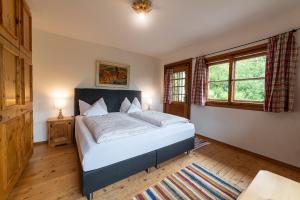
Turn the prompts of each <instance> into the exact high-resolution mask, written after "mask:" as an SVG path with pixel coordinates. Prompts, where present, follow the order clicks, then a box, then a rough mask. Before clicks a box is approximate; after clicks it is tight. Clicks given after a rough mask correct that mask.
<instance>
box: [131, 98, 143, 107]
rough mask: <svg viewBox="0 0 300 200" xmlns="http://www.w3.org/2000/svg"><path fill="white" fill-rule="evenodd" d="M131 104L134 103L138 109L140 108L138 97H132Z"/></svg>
mask: <svg viewBox="0 0 300 200" xmlns="http://www.w3.org/2000/svg"><path fill="white" fill-rule="evenodd" d="M132 104H134V105H136V106H137V107H138V108H139V109H142V106H141V103H140V102H139V100H138V98H136V97H135V98H134V99H133V101H132Z"/></svg>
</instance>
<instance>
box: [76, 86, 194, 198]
mask: <svg viewBox="0 0 300 200" xmlns="http://www.w3.org/2000/svg"><path fill="white" fill-rule="evenodd" d="M101 97H103V98H104V99H105V101H106V104H107V108H108V112H118V111H119V108H120V105H121V102H122V101H123V100H124V98H125V97H127V98H128V99H129V100H130V101H132V100H133V99H134V98H135V97H137V98H138V99H139V101H140V102H141V92H140V91H135V90H106V89H81V88H76V89H75V99H74V106H75V107H74V111H75V113H74V114H75V116H76V122H75V138H76V143H77V148H78V155H79V158H80V164H81V169H82V170H81V173H82V194H83V195H84V196H86V197H87V199H92V198H93V192H94V191H97V190H98V189H100V188H103V187H105V186H107V185H110V184H112V183H114V182H117V181H119V180H121V179H124V178H127V177H129V176H130V175H133V174H135V173H137V172H140V171H143V170H147V169H149V168H151V167H154V166H155V167H157V166H158V165H159V164H160V163H162V162H164V161H166V160H168V159H170V158H172V157H174V156H176V155H178V154H181V153H184V152H189V151H190V150H191V149H193V148H194V133H195V129H194V125H193V124H190V123H185V124H172V125H168V126H166V127H157V126H153V125H151V124H149V123H147V122H144V123H147V124H148V125H149V131H147V132H145V133H143V134H138V135H133V136H130V137H125V138H121V139H116V140H112V141H107V142H102V143H99V144H98V143H96V142H95V139H94V138H93V136H92V134H91V133H90V131H89V129H88V128H87V127H86V125H85V123H84V122H83V117H82V116H79V105H78V100H79V99H80V100H83V101H85V102H87V103H89V104H92V103H94V102H95V101H97V100H98V99H99V98H101Z"/></svg>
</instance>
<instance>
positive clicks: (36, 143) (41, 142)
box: [33, 141, 48, 145]
mask: <svg viewBox="0 0 300 200" xmlns="http://www.w3.org/2000/svg"><path fill="white" fill-rule="evenodd" d="M47 143H48V141H40V142H34V143H33V144H34V145H40V144H47Z"/></svg>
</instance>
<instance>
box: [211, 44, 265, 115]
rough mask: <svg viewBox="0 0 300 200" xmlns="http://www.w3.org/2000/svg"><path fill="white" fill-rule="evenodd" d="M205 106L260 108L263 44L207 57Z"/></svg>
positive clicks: (262, 95)
mask: <svg viewBox="0 0 300 200" xmlns="http://www.w3.org/2000/svg"><path fill="white" fill-rule="evenodd" d="M208 67H209V68H208V102H207V105H212V106H224V107H233V108H245V109H254V110H262V108H263V101H264V90H265V89H264V87H265V86H264V84H265V68H266V45H260V46H256V47H252V48H250V49H245V50H240V51H237V52H233V53H230V54H224V55H220V56H216V57H213V58H208Z"/></svg>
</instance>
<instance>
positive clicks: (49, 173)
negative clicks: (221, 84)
mask: <svg viewBox="0 0 300 200" xmlns="http://www.w3.org/2000/svg"><path fill="white" fill-rule="evenodd" d="M193 162H196V163H199V164H200V165H202V166H204V167H206V168H208V169H209V170H211V171H212V172H214V173H216V174H218V175H219V176H220V177H222V178H224V179H226V180H228V181H230V182H233V183H235V184H237V185H238V186H240V187H241V188H246V187H247V186H248V185H249V184H250V182H251V181H252V179H253V178H254V176H255V175H256V173H257V172H258V171H259V170H260V169H265V170H269V171H271V172H274V173H277V174H280V175H282V176H285V177H288V178H291V179H293V180H295V181H298V182H300V172H299V171H296V170H294V169H291V168H287V167H283V166H279V165H277V164H274V163H272V162H270V161H266V160H263V159H261V158H258V157H256V156H253V155H249V154H247V153H245V152H241V151H238V150H235V149H232V148H229V147H226V146H224V145H220V144H218V143H213V142H211V144H209V145H207V146H204V147H202V148H199V149H197V150H194V151H192V152H191V153H190V154H189V155H186V154H182V155H180V156H177V157H176V158H174V159H171V160H169V161H167V162H165V163H163V164H161V165H160V168H159V169H155V168H153V169H151V171H150V173H148V174H147V173H145V172H140V173H137V174H135V175H133V176H131V177H129V178H127V179H124V180H122V181H119V182H117V183H115V184H112V185H110V186H107V187H105V188H103V189H101V190H99V191H97V192H95V193H94V199H95V200H100V199H101V200H105V199H113V200H118V199H120V200H123V199H130V198H131V197H132V196H133V195H135V194H136V193H138V192H140V191H143V190H144V189H146V188H147V187H149V186H151V185H153V184H155V183H157V182H158V181H160V180H161V179H163V178H165V177H166V176H168V175H171V174H172V173H174V172H176V171H178V170H180V169H181V168H183V167H185V166H187V165H189V164H191V163H193ZM79 169H80V167H79V162H78V156H77V149H76V147H75V146H72V145H70V146H62V147H56V148H50V147H48V146H47V144H39V145H36V146H35V147H34V154H33V156H32V158H31V160H30V162H29V164H28V166H27V168H26V169H25V171H24V173H23V175H22V177H21V179H20V181H19V182H18V184H17V186H16V187H15V189H14V191H13V192H12V193H11V195H10V198H9V199H13V200H14V199H17V200H19V199H23V200H25V199H30V200H38V199H43V200H44V199H50V200H52V199H60V200H69V199H70V200H77V199H79V200H83V199H85V198H84V197H82V196H81V191H80V173H79Z"/></svg>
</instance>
